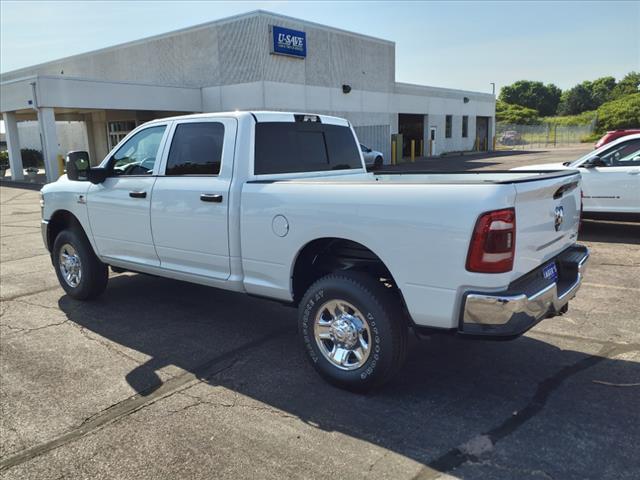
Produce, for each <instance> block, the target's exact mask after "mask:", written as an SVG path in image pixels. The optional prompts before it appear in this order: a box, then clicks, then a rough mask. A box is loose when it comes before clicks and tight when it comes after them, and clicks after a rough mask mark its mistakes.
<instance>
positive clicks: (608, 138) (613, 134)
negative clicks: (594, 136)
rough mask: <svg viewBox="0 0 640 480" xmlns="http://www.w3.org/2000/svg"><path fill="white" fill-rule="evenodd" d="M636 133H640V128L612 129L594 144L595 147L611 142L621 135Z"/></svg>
mask: <svg viewBox="0 0 640 480" xmlns="http://www.w3.org/2000/svg"><path fill="white" fill-rule="evenodd" d="M634 133H640V129H628V130H612V131H610V132H607V133H605V134H604V135H603V136H602V137H601V138H600V140H598V141H597V142H596V144H595V145H594V148H595V149H598V148H600V147H602V146H603V145H606V144H607V143H611V142H613V141H614V140H616V139H618V138H620V137H626V136H627V135H633V134H634Z"/></svg>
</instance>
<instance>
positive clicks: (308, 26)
mask: <svg viewBox="0 0 640 480" xmlns="http://www.w3.org/2000/svg"><path fill="white" fill-rule="evenodd" d="M416 55H419V52H416ZM0 90H1V91H0V112H1V113H2V117H3V119H4V122H5V130H6V141H7V148H8V150H9V157H10V163H11V167H12V168H11V171H12V177H13V178H14V179H20V178H21V175H22V165H21V161H20V148H21V138H20V135H19V134H18V126H17V125H18V122H21V121H33V120H37V122H38V123H37V125H38V133H39V136H40V139H41V145H42V148H41V150H42V152H43V155H44V158H45V166H46V170H47V178H48V179H49V180H50V181H51V180H53V179H55V178H57V176H58V175H59V166H58V162H57V161H56V157H57V155H59V154H60V153H65V152H61V151H60V149H61V143H60V142H59V140H58V133H57V132H56V121H81V122H84V124H85V126H86V128H85V132H84V137H83V138H86V143H87V145H86V148H87V150H88V151H89V153H90V157H91V161H92V163H97V162H99V161H100V160H101V159H102V158H103V157H104V156H105V155H106V154H107V153H108V151H109V150H110V149H111V148H112V147H113V146H114V145H115V144H116V143H117V142H118V141H119V140H120V139H122V138H123V136H124V135H125V134H126V133H127V132H129V131H130V130H132V129H133V128H134V127H135V126H136V125H138V124H140V123H142V122H145V121H147V120H151V119H153V118H158V117H163V116H169V115H176V114H186V113H192V112H216V111H227V110H289V111H300V112H314V113H323V114H330V115H337V116H341V117H345V118H347V119H348V120H349V121H350V122H351V123H352V124H353V126H354V127H355V130H356V132H357V134H358V137H359V139H360V141H361V142H362V143H364V144H366V145H368V146H369V147H372V148H374V149H376V150H380V151H381V152H383V153H384V155H385V162H386V163H389V161H390V160H391V157H392V155H391V136H392V134H395V133H401V134H402V135H403V145H402V146H401V148H402V150H403V151H402V154H403V155H404V156H409V155H410V149H411V145H412V144H413V146H414V151H415V154H416V156H419V155H420V154H424V155H425V156H427V155H429V154H431V155H439V154H442V153H445V152H452V151H466V150H474V149H476V150H487V149H490V148H491V146H492V137H493V132H494V123H495V97H494V96H493V95H492V94H486V93H478V92H469V91H463V90H454V89H448V88H435V87H428V86H421V85H412V84H406V83H399V82H396V81H395V44H394V43H393V42H390V41H387V40H382V39H378V38H373V37H369V36H366V35H360V34H357V33H352V32H347V31H344V30H339V29H336V28H332V27H328V26H324V25H318V24H316V23H312V22H306V21H303V20H298V19H294V18H290V17H286V16H282V15H276V14H272V13H268V12H263V11H256V12H251V13H247V14H243V15H238V16H235V17H232V18H227V19H223V20H219V21H214V22H210V23H206V24H203V25H198V26H195V27H191V28H187V29H183V30H179V31H175V32H170V33H166V34H163V35H158V36H155V37H151V38H146V39H142V40H138V41H135V42H130V43H126V44H123V45H118V46H114V47H109V48H105V49H102V50H97V51H94V52H89V53H83V54H80V55H75V56H72V57H68V58H64V59H61V60H56V61H52V62H48V63H44V64H41V65H35V66H33V67H28V68H23V69H20V70H16V71H13V72H8V73H4V74H2V76H1V78H0ZM59 129H60V127H59V128H58V130H59ZM411 140H413V142H411ZM430 140H431V141H430Z"/></svg>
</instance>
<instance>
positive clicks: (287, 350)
mask: <svg viewBox="0 0 640 480" xmlns="http://www.w3.org/2000/svg"><path fill="white" fill-rule="evenodd" d="M59 307H60V308H61V310H62V311H63V312H65V313H66V315H67V317H68V318H69V319H70V320H71V321H73V322H75V323H76V324H77V325H78V326H80V327H83V328H84V329H87V330H89V331H91V332H94V333H95V334H97V335H99V336H101V337H103V338H104V339H106V340H108V341H110V342H114V343H115V344H116V345H115V347H116V348H118V345H121V346H123V347H126V348H128V349H133V350H136V351H138V352H141V353H143V354H145V355H148V356H149V357H151V358H150V359H149V360H148V361H146V362H144V363H141V364H140V365H139V366H137V367H135V368H134V369H133V370H132V371H131V372H130V373H129V374H128V375H127V377H126V380H127V382H128V383H129V384H130V385H131V386H132V387H133V388H134V389H135V390H136V391H137V392H139V393H140V394H141V395H143V396H151V395H154V392H155V391H157V390H158V389H159V388H160V387H161V385H162V381H161V380H160V377H159V376H158V374H157V372H158V370H160V369H162V368H164V367H167V366H169V365H175V366H178V367H180V368H181V369H183V370H184V371H186V372H189V373H191V374H194V375H195V376H196V377H197V378H199V379H200V380H201V381H202V382H204V383H205V384H209V385H211V386H223V387H225V388H226V389H229V390H230V391H232V392H234V395H237V396H238V397H239V398H241V397H243V396H246V397H249V398H250V399H254V400H257V401H259V402H261V403H262V404H264V405H266V406H267V407H268V408H269V409H270V410H271V411H280V412H283V413H284V414H286V415H287V416H293V417H297V418H299V419H300V420H301V421H303V422H306V423H307V424H308V425H312V426H313V427H314V428H319V429H322V430H324V431H328V432H333V431H335V432H340V433H342V434H345V435H349V436H351V437H354V438H357V439H361V440H364V441H366V442H370V443H371V444H374V445H378V446H380V447H383V448H385V449H388V450H391V451H393V452H396V453H399V454H401V455H404V456H406V457H408V458H411V459H413V460H415V461H417V462H420V463H422V464H423V465H424V466H425V467H424V471H423V472H422V473H423V474H424V475H425V477H424V478H428V473H429V472H432V471H434V470H435V471H440V472H450V471H452V470H454V469H456V472H455V475H456V476H459V477H460V478H465V477H475V476H477V475H476V474H473V473H471V472H472V471H467V472H466V473H465V471H466V470H465V468H470V467H471V466H473V465H478V463H477V462H482V461H483V459H485V458H487V457H490V458H491V459H492V462H502V463H503V464H505V465H517V466H518V468H522V469H528V468H531V469H535V470H540V469H542V470H543V471H545V472H547V473H548V474H549V475H551V476H553V477H555V478H585V477H590V478H604V477H607V476H608V475H609V476H612V475H615V476H616V478H622V477H624V472H633V471H634V470H635V471H636V472H637V471H638V468H640V460H639V459H638V457H637V455H636V454H637V451H635V448H636V447H637V444H638V442H639V441H640V413H639V410H638V408H637V406H638V405H637V400H638V388H637V387H629V388H623V387H618V388H616V387H613V386H606V385H603V384H597V383H594V382H593V380H603V381H607V382H619V383H631V382H638V381H639V379H640V364H638V363H636V362H632V361H623V360H617V359H615V357H617V356H619V355H622V354H624V353H628V352H629V351H633V350H638V348H639V346H638V345H635V346H633V345H632V346H620V345H619V344H608V343H607V342H601V344H596V345H595V346H594V343H593V342H586V343H585V345H589V346H585V349H590V350H589V351H590V352H591V354H589V353H584V352H581V351H578V350H577V349H578V348H579V339H569V338H571V337H567V338H565V339H564V340H562V341H563V342H565V343H564V344H563V348H562V349H561V348H558V347H556V346H554V345H552V344H550V343H547V342H545V341H541V340H537V339H534V338H532V337H529V336H527V337H522V338H520V339H518V340H515V341H511V342H489V341H465V340H461V339H458V338H454V337H449V336H439V337H433V338H432V339H431V340H428V341H425V342H419V343H418V342H416V345H414V346H413V348H412V351H411V354H410V356H409V359H408V361H407V364H406V365H405V367H404V368H403V370H402V371H401V372H400V373H399V375H398V376H397V378H396V379H395V380H394V381H392V382H391V383H390V384H389V385H387V386H386V387H384V388H382V389H381V390H378V391H376V392H373V393H370V394H367V395H357V394H353V393H349V392H345V391H342V390H339V389H336V388H334V387H332V386H330V385H328V384H326V383H325V382H324V381H322V380H321V379H320V377H319V376H318V375H317V374H316V373H315V372H314V370H313V369H312V367H311V366H310V365H309V364H308V363H307V361H306V359H305V358H304V352H303V349H302V347H301V343H300V341H299V339H298V338H297V336H296V311H295V310H294V309H292V308H289V307H286V306H283V305H279V304H277V303H274V302H270V301H266V300H261V299H257V298H252V297H248V296H245V295H241V294H234V293H229V292H224V291H220V290H215V289H209V288H206V287H201V286H197V285H190V284H186V283H181V282H177V281H172V280H168V279H162V278H154V277H149V276H145V275H135V274H123V275H117V276H112V278H111V279H110V283H109V287H108V289H107V291H106V292H105V294H104V295H103V296H102V297H101V298H100V299H98V300H96V301H94V302H88V303H82V302H77V301H75V300H73V299H71V298H69V297H67V296H64V297H62V298H60V300H59ZM547 321H554V320H547ZM538 337H541V335H540V336H538ZM545 340H546V338H545ZM549 340H550V341H551V340H552V338H551V337H549ZM556 340H558V339H556ZM558 341H560V340H558ZM566 342H570V344H571V345H575V347H571V348H576V350H572V349H570V348H569V349H568V348H567V347H566V345H567V343H566ZM571 342H573V343H571ZM96 348H100V347H99V346H96ZM199 391H201V389H200V390H199ZM219 394H220V390H219V389H213V388H212V389H211V393H210V395H211V396H212V397H211V398H209V399H207V398H203V399H202V400H203V401H207V400H209V401H212V402H213V401H214V400H215V395H219ZM123 401H125V400H123ZM211 408H214V407H211ZM265 415H268V413H265ZM178 428H199V427H198V426H193V425H192V426H185V425H181V426H179V427H178ZM276 435H277V432H274V436H276ZM478 439H480V441H478ZM507 440H509V441H507ZM265 441H268V439H265ZM327 441H329V440H327ZM478 445H480V447H479V449H478ZM336 448H337V447H336ZM534 452H535V453H534ZM603 452H606V455H607V461H606V462H604V461H603V460H602V455H603ZM568 459H571V460H570V461H567V460H568ZM483 468H484V467H483ZM486 468H488V467H486ZM613 472H615V473H613ZM476 473H477V472H476ZM511 473H513V472H510V474H511ZM510 474H509V475H510ZM500 475H505V472H502V474H499V475H498V476H500ZM518 476H520V475H518ZM524 476H526V475H524Z"/></svg>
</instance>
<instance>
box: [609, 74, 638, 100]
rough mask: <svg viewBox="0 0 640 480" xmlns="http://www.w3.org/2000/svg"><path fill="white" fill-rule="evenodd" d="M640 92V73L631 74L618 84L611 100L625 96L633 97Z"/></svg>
mask: <svg viewBox="0 0 640 480" xmlns="http://www.w3.org/2000/svg"><path fill="white" fill-rule="evenodd" d="M639 91H640V72H629V73H627V74H626V75H625V76H624V78H623V79H622V80H620V81H619V82H618V84H617V85H616V86H615V88H614V89H613V91H612V92H611V98H612V99H616V98H620V97H623V96H625V95H631V94H634V93H638V92H639Z"/></svg>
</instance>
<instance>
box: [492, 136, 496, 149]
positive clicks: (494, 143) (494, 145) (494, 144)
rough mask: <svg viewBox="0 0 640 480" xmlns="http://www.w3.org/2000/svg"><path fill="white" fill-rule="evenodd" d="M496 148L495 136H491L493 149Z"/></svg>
mask: <svg viewBox="0 0 640 480" xmlns="http://www.w3.org/2000/svg"><path fill="white" fill-rule="evenodd" d="M495 149H496V136H495V135H494V136H493V150H494V151H495Z"/></svg>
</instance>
